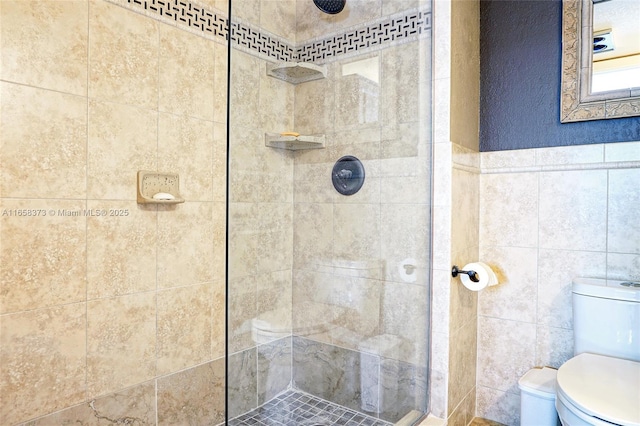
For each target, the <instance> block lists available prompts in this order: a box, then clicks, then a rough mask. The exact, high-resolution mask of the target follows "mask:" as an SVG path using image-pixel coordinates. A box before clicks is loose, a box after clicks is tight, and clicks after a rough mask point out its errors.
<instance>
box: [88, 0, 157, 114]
mask: <svg viewBox="0 0 640 426" xmlns="http://www.w3.org/2000/svg"><path fill="white" fill-rule="evenodd" d="M158 25H159V24H158V23H157V22H156V21H155V20H153V19H149V18H146V17H145V16H143V15H139V14H137V13H134V12H132V11H129V10H127V9H124V8H122V7H119V6H117V5H114V4H110V3H108V2H105V1H96V0H90V2H89V97H91V98H94V99H100V100H104V101H112V102H121V103H125V104H130V105H137V106H141V107H144V108H151V109H155V108H157V107H158Z"/></svg>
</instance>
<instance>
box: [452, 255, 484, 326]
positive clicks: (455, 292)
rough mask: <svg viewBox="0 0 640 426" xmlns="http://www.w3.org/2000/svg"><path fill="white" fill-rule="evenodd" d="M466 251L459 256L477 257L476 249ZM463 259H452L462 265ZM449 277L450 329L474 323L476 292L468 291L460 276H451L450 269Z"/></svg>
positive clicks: (476, 301)
mask: <svg viewBox="0 0 640 426" xmlns="http://www.w3.org/2000/svg"><path fill="white" fill-rule="evenodd" d="M462 253H466V254H465V255H463V256H461V258H464V259H473V258H477V257H478V255H477V251H474V250H471V251H465V252H462ZM462 262H463V261H458V260H456V261H454V265H458V266H462V265H464V264H463V263H462ZM449 278H450V279H451V289H450V292H449V294H450V301H449V311H448V312H447V314H448V315H449V317H450V319H449V323H450V325H449V327H450V329H451V330H457V329H459V328H462V327H470V326H471V324H475V321H476V316H477V315H478V293H477V292H475V291H469V290H468V289H467V288H466V287H465V286H464V285H462V282H461V281H460V278H452V277H451V271H449Z"/></svg>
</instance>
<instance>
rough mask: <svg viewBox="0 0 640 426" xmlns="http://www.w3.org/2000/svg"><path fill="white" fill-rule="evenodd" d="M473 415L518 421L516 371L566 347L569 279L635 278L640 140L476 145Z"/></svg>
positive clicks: (552, 359) (550, 359)
mask: <svg viewBox="0 0 640 426" xmlns="http://www.w3.org/2000/svg"><path fill="white" fill-rule="evenodd" d="M480 182H481V183H480V199H481V205H480V241H481V247H480V252H481V253H480V258H481V259H483V261H485V262H487V263H488V264H490V265H492V266H493V267H494V268H495V270H496V271H497V272H498V276H499V279H500V282H501V285H499V286H497V287H495V288H494V287H492V288H489V289H486V290H484V291H483V292H481V293H480V297H479V303H478V408H477V410H478V411H477V414H478V416H481V417H485V418H488V419H491V420H496V421H499V422H501V423H504V424H509V425H512V424H518V423H519V397H520V396H519V389H518V385H517V381H518V379H519V378H520V377H521V376H522V375H523V374H524V373H525V372H526V371H527V370H528V369H530V368H532V367H534V366H544V365H548V366H552V367H559V366H560V365H561V364H562V363H564V362H565V361H566V360H567V359H569V358H570V357H572V356H573V335H572V328H573V324H572V312H571V281H572V279H573V278H574V277H577V276H587V277H608V278H611V279H633V280H639V279H640V274H639V273H638V271H639V270H640V225H639V224H638V220H637V205H638V202H639V200H640V189H639V187H638V182H640V142H629V143H612V144H606V145H602V144H600V145H585V146H575V147H562V148H540V149H530V150H516V151H503V152H488V153H483V154H482V176H481V180H480Z"/></svg>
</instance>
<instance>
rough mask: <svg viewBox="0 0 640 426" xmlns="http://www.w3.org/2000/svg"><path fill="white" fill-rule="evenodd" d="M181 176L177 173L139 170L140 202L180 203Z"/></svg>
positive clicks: (181, 199)
mask: <svg viewBox="0 0 640 426" xmlns="http://www.w3.org/2000/svg"><path fill="white" fill-rule="evenodd" d="M178 203H184V198H182V197H180V177H179V176H178V174H177V173H164V172H153V171H147V170H139V171H138V204H178Z"/></svg>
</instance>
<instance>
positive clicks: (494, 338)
mask: <svg viewBox="0 0 640 426" xmlns="http://www.w3.org/2000/svg"><path fill="white" fill-rule="evenodd" d="M535 348H536V326H535V324H533V323H525V322H519V321H511V320H504V319H499V318H490V317H485V316H480V317H478V386H486V387H489V388H492V389H496V390H501V391H507V392H510V393H514V394H518V393H519V390H518V379H519V378H520V377H522V375H523V374H524V373H526V372H527V371H528V370H529V369H530V368H531V367H534V366H535V362H536V356H535Z"/></svg>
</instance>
